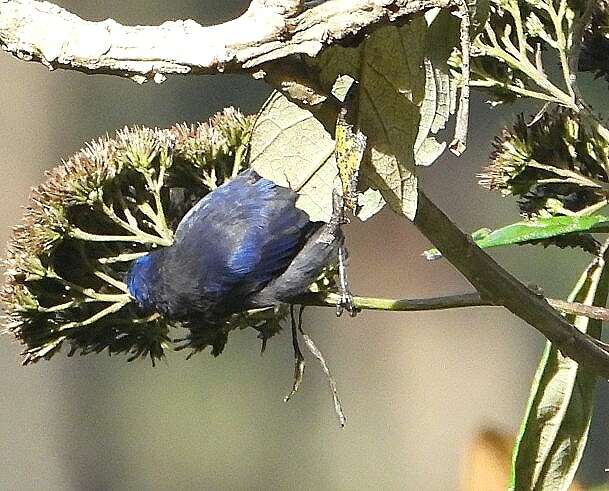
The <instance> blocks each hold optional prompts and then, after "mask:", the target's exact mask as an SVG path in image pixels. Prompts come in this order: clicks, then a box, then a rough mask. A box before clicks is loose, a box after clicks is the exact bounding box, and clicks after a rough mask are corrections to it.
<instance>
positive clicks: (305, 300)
mask: <svg viewBox="0 0 609 491" xmlns="http://www.w3.org/2000/svg"><path fill="white" fill-rule="evenodd" d="M533 293H534V292H533ZM339 299H340V295H338V294H336V293H309V294H306V295H303V296H302V297H299V298H298V299H297V300H296V303H300V304H302V305H311V306H314V305H315V306H320V307H336V302H337V301H338V300H339ZM546 301H547V302H548V303H549V304H550V305H551V306H552V307H553V308H555V309H556V310H558V311H559V312H562V313H563V314H573V315H581V316H583V317H589V318H590V319H598V320H603V321H609V309H608V308H606V307H596V306H589V305H584V304H583V303H578V302H567V301H566V300H559V299H554V298H546ZM353 306H354V307H355V308H356V309H357V310H382V311H385V312H425V311H430V310H448V309H459V308H464V307H498V306H500V305H496V304H494V303H493V302H491V301H490V300H487V299H483V298H482V296H481V295H480V294H479V293H477V292H473V293H459V294H455V295H445V296H443V297H430V298H400V299H398V298H377V297H362V296H355V297H353Z"/></svg>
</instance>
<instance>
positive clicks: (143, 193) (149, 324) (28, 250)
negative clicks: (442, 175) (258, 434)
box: [1, 108, 287, 364]
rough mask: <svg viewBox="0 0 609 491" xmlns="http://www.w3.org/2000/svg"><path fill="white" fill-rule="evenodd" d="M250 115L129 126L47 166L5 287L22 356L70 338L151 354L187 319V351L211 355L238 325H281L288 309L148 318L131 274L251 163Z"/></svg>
mask: <svg viewBox="0 0 609 491" xmlns="http://www.w3.org/2000/svg"><path fill="white" fill-rule="evenodd" d="M252 122H253V120H252V118H251V117H245V116H243V115H242V114H241V113H240V112H238V111H236V110H234V109H232V108H229V109H226V110H224V111H223V112H222V113H219V114H217V115H215V116H213V117H212V118H211V119H210V121H209V122H208V123H204V124H198V125H195V126H189V125H184V124H182V125H177V126H174V127H172V128H170V129H167V130H160V129H149V128H131V129H129V128H125V129H124V130H122V131H119V132H118V133H117V135H116V137H115V138H112V139H110V138H105V139H100V140H98V141H96V142H93V143H91V144H89V145H88V146H87V147H86V148H85V149H84V150H82V151H81V152H79V153H78V154H76V155H75V156H73V157H72V158H70V159H69V160H68V161H66V162H64V163H63V164H61V165H59V166H58V167H56V168H54V169H53V170H51V171H50V172H49V173H48V175H47V180H46V182H45V183H43V184H41V185H40V186H38V187H37V188H36V189H35V190H34V191H33V193H32V196H31V201H30V204H29V206H28V207H27V208H26V210H25V213H24V218H23V222H22V223H21V224H20V225H18V226H17V227H15V229H14V233H13V237H12V239H11V241H10V243H9V246H8V257H7V260H6V263H7V281H6V284H5V286H4V288H3V290H2V292H1V299H2V301H3V302H4V306H5V311H6V312H7V317H8V319H7V326H8V327H7V330H8V331H9V332H10V333H12V334H13V335H14V336H15V337H16V338H17V339H18V340H19V341H20V342H21V343H22V344H23V345H24V346H25V349H24V351H23V353H22V354H23V363H24V364H27V363H31V362H35V361H37V360H39V359H41V358H46V359H48V358H50V357H51V356H52V355H53V354H55V353H56V352H57V351H58V350H59V349H60V348H61V347H62V345H67V346H69V348H70V349H69V354H70V355H72V354H74V353H76V352H80V353H81V354H87V353H91V352H101V351H103V350H107V351H108V353H110V354H114V353H126V354H128V355H129V359H130V360H131V359H135V358H138V357H145V356H149V357H150V358H151V359H152V360H153V362H154V360H156V359H158V358H160V357H162V356H163V353H164V350H165V349H166V348H167V347H169V346H171V344H172V340H171V339H170V331H171V330H172V329H174V328H181V327H185V328H186V330H187V333H188V334H187V337H186V338H185V339H184V340H182V344H180V347H188V348H191V349H193V351H200V350H202V349H204V348H205V347H206V346H211V347H212V353H213V354H219V353H220V351H221V350H222V348H223V346H224V344H225V342H226V336H227V334H228V332H229V331H231V330H233V329H236V328H244V327H254V328H256V329H258V330H259V331H260V336H261V337H262V339H263V341H266V339H267V338H268V337H270V336H271V335H273V334H274V333H275V332H277V331H278V330H279V321H280V320H281V319H282V318H283V317H285V315H286V313H287V311H286V308H285V307H281V308H280V307H278V308H275V309H265V310H259V311H255V312H246V313H242V314H239V315H235V316H232V317H231V318H229V319H225V320H224V321H223V322H220V323H219V324H218V325H216V326H201V325H178V324H177V323H172V322H170V321H168V320H167V319H164V318H163V317H162V316H160V315H159V314H151V315H144V314H143V313H142V312H141V311H140V310H139V309H138V308H137V306H136V305H135V304H134V303H133V302H132V298H131V296H130V295H129V293H128V291H127V287H126V285H125V283H124V281H123V279H124V276H125V274H126V272H127V271H128V269H129V266H130V263H131V261H133V260H134V259H135V258H137V257H139V256H141V255H142V254H145V253H147V252H148V251H151V250H154V249H155V248H158V247H164V246H168V245H170V244H171V243H172V241H173V230H175V227H176V226H177V224H178V223H179V221H180V219H181V218H182V217H183V216H184V214H185V213H186V212H187V211H188V209H190V208H191V207H192V205H193V204H194V203H196V202H197V201H198V200H199V199H201V198H202V197H203V196H205V194H207V193H208V192H209V191H211V190H213V189H214V188H216V187H217V186H219V185H220V184H222V183H223V182H224V181H225V180H226V179H229V178H230V177H232V176H235V175H236V174H237V173H238V172H239V171H241V170H242V169H243V168H244V166H246V165H247V160H246V154H247V149H248V142H249V135H250V131H251V127H252Z"/></svg>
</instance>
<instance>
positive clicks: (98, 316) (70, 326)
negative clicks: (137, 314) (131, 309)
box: [57, 302, 128, 332]
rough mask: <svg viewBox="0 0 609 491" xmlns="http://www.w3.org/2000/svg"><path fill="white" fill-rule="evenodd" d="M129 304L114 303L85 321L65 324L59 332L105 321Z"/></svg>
mask: <svg viewBox="0 0 609 491" xmlns="http://www.w3.org/2000/svg"><path fill="white" fill-rule="evenodd" d="M127 303H128V302H114V303H113V304H111V305H108V307H106V308H105V309H102V310H100V311H99V312H98V313H97V314H94V315H92V316H91V317H88V318H87V319H85V320H83V321H73V322H68V323H67V324H64V325H63V326H61V327H60V328H59V329H57V331H59V332H62V331H67V330H68V329H75V328H78V327H84V326H88V325H90V324H93V323H95V322H97V321H99V320H101V319H103V318H104V317H107V316H108V315H111V314H114V313H115V312H118V311H119V310H120V309H122V308H123V307H124V306H125V305H127Z"/></svg>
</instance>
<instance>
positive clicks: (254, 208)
mask: <svg viewBox="0 0 609 491" xmlns="http://www.w3.org/2000/svg"><path fill="white" fill-rule="evenodd" d="M296 198H297V195H296V193H295V192H294V191H292V190H290V189H288V188H285V187H282V186H278V185H277V184H275V183H273V182H272V181H269V180H267V179H263V178H261V177H260V176H258V174H256V173H255V172H254V171H251V170H250V171H246V172H243V173H241V174H240V175H239V176H238V177H236V178H235V179H233V180H231V181H230V182H228V183H226V184H224V185H222V186H220V187H219V188H217V189H215V190H214V191H213V192H211V193H210V194H208V195H207V196H206V197H205V198H203V199H202V200H201V201H200V202H199V203H198V204H197V205H195V207H193V208H192V209H191V210H190V211H189V212H188V214H187V215H186V216H185V217H184V218H183V219H182V221H181V222H180V225H179V226H178V229H177V231H176V246H177V249H176V252H178V251H180V255H181V256H182V257H183V259H185V258H184V255H186V256H187V257H192V256H193V255H196V256H197V258H198V260H197V261H196V266H193V267H192V269H191V274H196V275H197V276H199V278H200V280H199V281H200V283H199V285H198V289H199V290H200V291H202V292H205V294H207V295H210V294H211V295H217V296H222V295H227V294H233V295H235V296H237V297H242V296H247V295H249V294H251V293H253V292H256V291H257V290H259V289H260V288H262V287H263V286H264V285H265V284H267V283H268V282H269V281H271V280H272V279H273V278H275V277H276V276H277V275H278V274H280V273H281V272H282V271H284V270H285V269H286V268H287V267H288V265H289V264H290V262H291V261H292V259H293V258H294V256H295V255H296V254H297V253H298V251H299V250H300V249H301V248H302V245H303V243H304V240H305V238H306V236H307V234H308V233H309V231H310V230H311V227H312V224H311V222H310V220H309V217H308V215H307V214H306V213H305V212H304V211H302V210H300V209H298V208H296V207H295V202H296ZM193 264H195V263H193Z"/></svg>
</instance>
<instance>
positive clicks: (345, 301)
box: [336, 290, 357, 317]
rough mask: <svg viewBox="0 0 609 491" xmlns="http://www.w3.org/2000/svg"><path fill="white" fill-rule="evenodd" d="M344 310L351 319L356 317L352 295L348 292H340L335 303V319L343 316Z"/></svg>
mask: <svg viewBox="0 0 609 491" xmlns="http://www.w3.org/2000/svg"><path fill="white" fill-rule="evenodd" d="M345 310H346V311H347V312H349V315H350V316H351V317H355V316H356V315H357V308H356V307H355V305H354V304H353V295H351V292H349V291H348V290H344V291H341V292H340V298H339V299H338V301H337V302H336V317H340V316H341V315H343V312H344V311H345Z"/></svg>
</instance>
